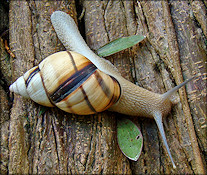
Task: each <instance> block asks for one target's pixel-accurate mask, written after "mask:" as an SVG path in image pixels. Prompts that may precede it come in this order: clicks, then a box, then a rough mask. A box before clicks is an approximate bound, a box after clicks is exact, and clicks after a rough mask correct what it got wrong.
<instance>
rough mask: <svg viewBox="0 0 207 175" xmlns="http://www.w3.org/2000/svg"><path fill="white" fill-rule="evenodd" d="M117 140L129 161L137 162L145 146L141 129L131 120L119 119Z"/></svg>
mask: <svg viewBox="0 0 207 175" xmlns="http://www.w3.org/2000/svg"><path fill="white" fill-rule="evenodd" d="M117 139H118V144H119V148H120V149H121V151H122V153H123V154H124V155H125V156H126V157H128V158H129V159H131V160H134V161H137V160H138V158H139V156H140V154H141V151H142V146H143V137H142V134H141V132H140V130H139V128H138V127H137V126H136V125H135V124H134V123H133V122H132V121H131V120H128V119H119V120H118V121H117Z"/></svg>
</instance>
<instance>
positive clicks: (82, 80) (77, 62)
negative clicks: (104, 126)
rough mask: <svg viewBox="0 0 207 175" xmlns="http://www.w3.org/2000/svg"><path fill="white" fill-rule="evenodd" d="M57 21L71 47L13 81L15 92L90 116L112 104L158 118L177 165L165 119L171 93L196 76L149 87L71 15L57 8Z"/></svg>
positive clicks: (114, 107) (61, 36)
mask: <svg viewBox="0 0 207 175" xmlns="http://www.w3.org/2000/svg"><path fill="white" fill-rule="evenodd" d="M51 21H52V24H53V27H54V29H55V31H56V33H57V35H58V38H59V39H60V40H61V42H62V43H63V45H64V46H65V48H66V49H67V50H71V51H61V52H57V53H55V54H52V55H50V56H48V57H47V58H45V59H44V60H43V61H42V62H41V63H40V64H39V65H38V66H35V67H33V68H32V69H30V70H28V71H27V72H26V73H25V74H24V75H23V76H21V77H20V78H18V79H17V80H16V81H15V82H14V83H13V84H12V85H11V86H10V88H9V89H10V91H11V92H14V93H16V94H20V95H22V96H24V97H26V98H31V99H32V100H33V101H35V102H37V103H38V104H41V105H44V106H49V107H54V106H56V107H58V108H60V109H62V110H64V111H66V112H69V113H75V114H80V115H88V114H94V113H96V112H101V111H104V110H106V109H108V110H111V111H115V112H118V113H122V114H126V115H132V116H142V117H148V118H154V119H155V121H156V124H157V126H158V129H159V131H160V134H161V137H162V139H163V142H164V145H165V147H166V150H167V152H168V155H169V157H170V160H171V162H172V165H173V168H176V166H175V163H174V161H173V158H172V155H171V153H170V149H169V146H168V144H167V140H166V136H165V132H164V129H163V123H162V118H163V117H166V116H167V115H168V113H169V112H170V110H171V107H172V104H173V101H172V100H171V99H170V97H171V95H172V94H173V93H174V92H175V91H177V90H178V89H179V88H181V87H182V86H184V85H185V84H186V83H188V82H189V81H191V80H192V79H194V78H195V77H192V78H190V79H188V80H186V81H185V82H183V83H181V84H180V85H178V86H176V87H174V88H173V89H171V90H169V91H168V92H166V93H164V94H158V93H154V92H151V91H148V90H146V89H144V88H141V87H139V86H137V85H135V84H133V83H132V82H130V81H128V80H126V79H125V78H123V77H122V76H121V75H120V73H119V72H118V70H117V69H116V68H115V66H114V65H113V64H112V63H111V62H109V61H107V60H105V59H104V58H101V57H99V56H97V55H96V54H95V53H94V52H93V51H92V50H90V48H89V47H88V46H87V44H86V43H85V41H84V40H83V38H82V37H81V35H80V33H79V30H78V28H77V26H76V24H75V22H74V20H73V19H72V18H71V17H70V16H69V15H68V14H66V13H64V12H61V11H56V12H54V13H53V14H52V16H51Z"/></svg>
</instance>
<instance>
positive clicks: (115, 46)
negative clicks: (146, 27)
mask: <svg viewBox="0 0 207 175" xmlns="http://www.w3.org/2000/svg"><path fill="white" fill-rule="evenodd" d="M145 38H146V37H145V36H143V35H132V36H129V37H122V38H119V39H116V40H114V41H112V42H110V43H108V44H106V45H105V46H103V47H101V48H99V49H98V50H97V54H98V55H99V56H102V57H105V56H109V55H112V54H114V53H117V52H120V51H122V50H124V49H127V48H129V47H132V46H133V45H135V44H137V43H139V42H141V41H142V40H143V39H145Z"/></svg>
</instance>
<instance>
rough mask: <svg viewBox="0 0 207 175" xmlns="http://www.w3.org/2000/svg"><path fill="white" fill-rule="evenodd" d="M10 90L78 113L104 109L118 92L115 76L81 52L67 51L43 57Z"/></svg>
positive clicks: (85, 113) (117, 98)
mask: <svg viewBox="0 0 207 175" xmlns="http://www.w3.org/2000/svg"><path fill="white" fill-rule="evenodd" d="M10 91H12V92H15V93H17V94H20V95H21V96H24V97H26V98H31V99H32V100H33V101H35V102H36V103H38V104H41V105H44V106H48V107H54V106H57V107H58V108H60V109H62V110H63V111H66V112H69V113H74V114H79V115H87V114H93V113H96V112H101V111H104V110H106V109H108V108H109V107H110V106H111V105H113V104H115V103H116V102H117V101H118V100H119V98H120V95H121V88H120V85H119V83H118V81H117V80H116V79H115V78H113V77H112V76H110V75H107V74H105V73H103V72H102V71H100V70H99V69H97V67H96V66H95V65H94V64H93V63H92V62H91V61H89V60H88V59H87V58H86V57H84V56H83V55H81V54H78V53H75V52H67V51H61V52H57V53H55V54H52V55H50V56H48V57H47V58H45V59H44V60H43V61H42V62H41V63H40V64H39V65H38V66H35V67H33V68H31V69H30V70H28V71H27V72H26V73H25V74H24V75H23V76H21V77H20V78H18V79H17V80H16V81H15V82H14V83H13V84H12V85H11V86H10Z"/></svg>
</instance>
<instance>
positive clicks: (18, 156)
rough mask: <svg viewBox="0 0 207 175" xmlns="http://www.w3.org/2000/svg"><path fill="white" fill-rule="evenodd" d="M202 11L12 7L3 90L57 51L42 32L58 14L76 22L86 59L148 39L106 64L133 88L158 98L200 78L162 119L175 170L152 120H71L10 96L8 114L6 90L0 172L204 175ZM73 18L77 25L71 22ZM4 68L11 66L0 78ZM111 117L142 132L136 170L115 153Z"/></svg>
mask: <svg viewBox="0 0 207 175" xmlns="http://www.w3.org/2000/svg"><path fill="white" fill-rule="evenodd" d="M206 6H207V4H206V3H205V2H203V1H192V0H190V1H171V0H170V1H168V2H167V1H90V0H88V1H79V2H78V1H74V0H70V1H48V0H44V1H22V0H19V1H17V0H16V1H10V12H9V31H10V36H9V40H10V49H11V50H12V52H13V53H14V54H15V58H12V57H10V59H11V60H10V61H8V62H6V63H5V61H6V60H1V73H2V75H3V76H2V77H4V81H6V82H7V84H11V83H12V82H13V81H15V80H16V79H17V78H18V77H19V76H21V75H22V74H23V73H24V72H26V71H27V70H28V69H30V68H32V67H33V66H35V65H38V63H40V61H41V60H43V59H44V58H45V57H47V56H49V55H50V54H52V53H55V52H57V51H60V50H64V47H63V45H62V44H61V43H60V41H59V40H58V38H57V36H56V33H55V31H54V29H53V27H52V24H51V22H50V16H51V14H52V13H53V12H54V11H56V10H61V11H64V12H66V13H69V14H70V15H71V16H72V17H73V18H74V19H75V21H76V22H77V24H79V29H80V31H81V33H82V35H83V36H84V38H85V39H86V42H87V44H88V45H89V47H90V48H91V49H93V50H94V51H95V50H97V49H98V48H99V47H101V46H103V45H105V44H107V43H108V42H110V41H113V40H114V39H117V38H119V37H123V36H129V35H134V34H142V35H146V36H147V39H146V40H145V41H144V42H142V43H140V44H137V45H135V46H133V47H132V48H130V49H126V50H124V51H121V52H119V53H117V54H114V55H112V56H109V57H107V58H106V59H108V60H110V61H111V62H112V63H113V64H114V65H115V66H116V67H117V68H118V70H119V71H120V73H121V74H122V76H123V77H125V78H126V79H128V80H129V81H132V82H134V83H135V84H137V85H139V86H141V87H144V88H146V89H148V90H151V91H154V92H157V93H164V92H166V91H167V90H169V89H171V88H172V87H174V86H175V85H176V84H180V83H181V82H182V81H183V80H185V79H188V78H190V77H192V76H194V75H196V74H198V73H202V74H204V76H202V77H200V78H198V79H196V80H195V81H193V82H190V83H188V84H187V86H186V88H181V89H180V90H179V92H178V93H176V94H175V99H177V100H178V104H176V105H175V106H173V108H172V111H171V113H170V114H169V115H168V116H167V118H166V119H164V123H165V131H166V137H167V141H168V144H169V147H170V149H171V153H172V156H173V158H174V161H175V163H176V166H177V168H176V169H173V168H172V165H171V162H170V159H169V157H168V155H167V152H166V149H165V147H164V146H163V143H162V140H161V137H160V135H159V132H158V130H157V127H156V123H155V122H154V121H153V120H150V119H145V118H141V117H139V116H138V117H131V116H124V115H122V114H118V113H114V112H109V111H105V112H102V113H98V114H96V115H90V116H77V115H74V114H68V113H65V112H63V111H61V110H60V109H57V108H45V107H42V106H40V105H38V104H36V103H34V102H32V101H31V100H26V99H24V98H23V97H21V96H18V95H14V100H13V102H12V108H10V107H9V105H8V103H9V97H8V94H7V92H8V86H3V85H2V83H1V86H0V92H1V172H2V173H11V174H16V173H24V174H28V173H30V174H33V173H34V174H37V173H38V174H41V173H42V174H66V173H72V174H92V173H93V174H142V173H143V174H144V173H146V174H149V173H153V174H171V173H176V174H178V173H179V174H180V173H182V174H194V173H195V174H205V173H206V168H207V167H206V166H207V165H206V158H207V143H206V136H207V135H206V126H207V125H206V78H205V77H206V61H207V60H206V55H207V49H206V41H207V38H206V37H207V33H206V31H207V30H206V25H205V24H206V19H207V18H206V9H207V8H206ZM83 10H84V11H83ZM81 12H84V15H83V17H82V18H81V19H78V17H80V16H81ZM1 48H3V46H1ZM2 50H3V49H2ZM2 54H3V53H1V57H2ZM4 54H6V53H4ZM4 65H9V66H8V67H7V68H6V69H5V66H4ZM9 72H10V73H11V74H12V77H11V76H10V75H9ZM2 77H1V81H3V78H2ZM10 95H11V94H10ZM3 111H4V112H3ZM44 111H45V112H44ZM117 117H127V118H129V119H131V120H132V121H134V122H135V123H136V124H137V125H138V127H139V128H140V129H141V132H142V134H143V138H144V146H143V151H142V154H141V156H140V158H139V160H138V161H137V162H134V161H130V160H128V159H127V158H126V157H125V156H124V155H123V154H122V153H121V151H120V149H119V147H118V143H117V139H116V118H117Z"/></svg>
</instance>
